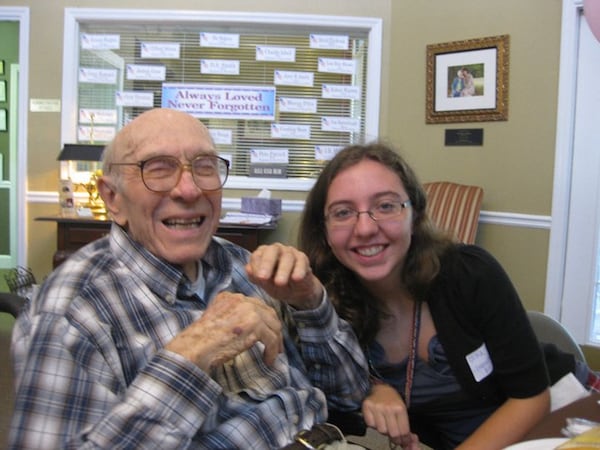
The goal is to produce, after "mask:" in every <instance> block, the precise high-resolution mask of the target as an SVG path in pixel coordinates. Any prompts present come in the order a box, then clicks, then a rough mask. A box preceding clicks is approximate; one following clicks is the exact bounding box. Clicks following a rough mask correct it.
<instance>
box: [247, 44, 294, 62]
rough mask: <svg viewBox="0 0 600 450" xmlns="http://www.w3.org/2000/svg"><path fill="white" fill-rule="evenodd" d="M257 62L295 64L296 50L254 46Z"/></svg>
mask: <svg viewBox="0 0 600 450" xmlns="http://www.w3.org/2000/svg"><path fill="white" fill-rule="evenodd" d="M256 60H257V61H280V62H295V61H296V49H295V48H294V47H276V46H271V47H269V46H266V45H257V46H256Z"/></svg>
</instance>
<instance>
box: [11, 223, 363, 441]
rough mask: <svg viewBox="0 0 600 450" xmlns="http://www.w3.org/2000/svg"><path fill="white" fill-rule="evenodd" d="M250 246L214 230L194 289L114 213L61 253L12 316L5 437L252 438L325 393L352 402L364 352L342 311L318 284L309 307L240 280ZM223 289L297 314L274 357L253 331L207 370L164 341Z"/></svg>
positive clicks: (316, 417)
mask: <svg viewBox="0 0 600 450" xmlns="http://www.w3.org/2000/svg"><path fill="white" fill-rule="evenodd" d="M247 257H248V253H247V252H246V251H245V250H244V249H242V248H240V247H238V246H236V245H234V244H232V243H229V242H227V241H224V240H221V239H219V238H214V239H213V242H212V243H211V245H210V247H209V248H208V250H207V253H206V255H205V257H204V258H203V259H202V261H201V264H202V269H203V270H202V273H203V277H204V280H205V290H204V293H203V295H202V296H201V297H202V298H199V297H198V296H194V292H191V285H190V282H189V280H188V279H187V278H186V277H185V276H184V275H183V274H182V272H181V270H180V269H179V268H177V267H175V266H173V265H170V264H167V263H165V262H164V261H162V260H159V259H157V258H156V257H154V256H153V255H152V254H150V253H149V252H148V251H146V250H145V249H144V248H142V247H141V246H139V245H138V244H136V243H134V242H133V241H131V240H130V238H129V237H128V235H127V234H126V233H125V232H124V231H123V230H122V229H121V228H120V227H119V226H117V225H113V227H112V229H111V232H110V235H109V236H107V237H104V238H102V239H100V240H98V241H95V242H93V243H91V244H89V245H88V246H86V247H84V248H83V249H81V250H80V251H79V252H77V253H76V254H74V255H73V256H72V257H71V258H69V259H68V260H67V261H65V262H64V263H63V264H62V265H61V266H60V267H59V268H58V269H57V270H56V271H54V272H53V273H52V274H51V275H50V276H49V278H48V279H47V280H46V281H45V283H44V284H43V285H42V286H41V288H40V291H39V293H38V294H37V295H36V296H35V297H34V298H33V300H32V301H31V302H30V303H29V305H28V307H27V308H26V310H25V311H24V312H23V313H22V314H21V315H20V316H19V318H18V320H17V321H16V323H15V328H14V332H13V346H12V351H13V357H14V363H15V378H16V402H15V412H14V416H13V421H12V425H11V431H10V437H9V441H10V446H11V448H31V449H42V448H111V449H113V448H136V449H137V448H145V449H174V448H178V449H180V448H210V449H214V448H228V449H234V448H239V449H255V448H256V449H261V450H262V449H267V448H279V447H282V446H284V445H286V444H288V443H289V442H290V441H291V440H292V438H293V436H294V435H295V434H296V433H297V432H298V431H299V430H301V429H304V428H310V427H311V426H312V425H313V424H314V423H318V422H323V421H325V420H326V418H327V404H329V406H330V407H334V408H337V409H342V410H350V409H356V408H359V407H360V402H361V400H362V398H363V397H364V395H365V393H366V391H367V389H368V375H367V365H366V361H365V358H364V356H363V354H362V352H361V350H360V347H359V345H358V343H357V340H356V338H355V337H354V334H353V333H352V331H351V329H350V327H349V325H348V324H347V323H346V322H344V321H343V320H341V319H340V318H338V316H337V315H336V313H335V311H334V309H333V307H332V305H331V303H330V302H329V301H328V299H327V298H324V300H323V302H322V303H321V305H320V306H319V307H318V308H317V309H314V310H310V311H297V310H293V309H292V308H290V307H288V306H287V305H283V304H280V303H279V302H276V301H274V300H272V299H269V297H268V296H267V295H266V294H265V293H264V292H262V291H261V290H260V289H259V288H257V287H256V286H255V285H253V284H251V283H250V282H249V281H248V280H247V277H246V276H245V271H244V265H245V263H246V260H247ZM223 290H228V291H233V292H240V293H243V294H245V295H248V296H255V297H259V298H263V299H265V301H266V302H268V303H270V304H271V305H273V306H274V307H275V308H277V309H278V311H279V312H280V314H281V316H282V317H283V318H284V320H285V323H287V324H295V326H292V327H290V330H294V331H293V332H291V331H290V332H289V333H287V334H286V336H285V349H286V352H285V354H281V355H280V356H279V357H278V359H277V361H276V363H275V365H274V366H271V367H269V366H266V365H265V364H264V362H263V359H262V344H260V343H258V344H256V345H254V347H252V348H251V349H249V350H248V351H246V352H244V353H242V354H240V355H238V356H237V357H236V358H235V359H234V360H232V361H230V362H228V363H226V364H224V365H223V366H222V367H219V368H217V369H215V370H214V371H212V372H211V373H205V372H203V371H202V370H200V369H199V368H198V367H196V366H195V365H194V364H192V363H191V362H190V361H188V360H186V359H185V358H183V357H181V356H180V355H178V354H175V353H173V352H169V351H167V350H165V349H164V346H165V344H167V343H168V342H169V341H170V340H171V339H173V337H174V336H175V335H177V334H178V333H179V332H180V331H181V330H182V329H183V328H185V327H187V326H188V325H189V324H191V323H192V322H193V321H194V320H196V319H198V318H199V317H200V316H201V315H202V311H203V310H204V309H205V307H206V304H207V303H208V302H210V300H211V299H212V298H214V296H215V295H216V294H217V293H218V292H220V291H223ZM315 386H316V387H315ZM325 396H327V399H326V397H325Z"/></svg>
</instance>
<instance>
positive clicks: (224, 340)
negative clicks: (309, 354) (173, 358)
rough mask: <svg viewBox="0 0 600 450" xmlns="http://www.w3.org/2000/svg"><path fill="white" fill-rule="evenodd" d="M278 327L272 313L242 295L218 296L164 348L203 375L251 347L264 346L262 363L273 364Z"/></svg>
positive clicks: (280, 339) (279, 347)
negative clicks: (192, 364)
mask: <svg viewBox="0 0 600 450" xmlns="http://www.w3.org/2000/svg"><path fill="white" fill-rule="evenodd" d="M281 330H282V325H281V321H280V319H279V317H278V316H277V313H276V312H275V310H274V309H273V308H272V307H270V306H268V305H267V304H265V303H264V302H263V301H261V300H259V299H257V298H253V297H246V296H245V295H242V294H234V293H231V292H221V293H219V294H218V295H217V296H216V297H215V298H214V300H213V301H212V302H211V303H210V304H209V305H208V308H206V310H205V311H204V313H203V314H202V317H200V318H199V319H198V320H196V321H195V322H194V323H192V324H191V325H190V326H188V327H187V328H185V329H184V330H183V331H182V332H181V333H180V334H178V335H177V336H176V337H175V338H174V339H173V340H172V341H171V342H169V343H168V344H167V345H166V346H165V348H166V349H167V350H170V351H173V352H175V353H179V354H180V355H182V356H184V357H185V358H187V359H189V360H190V361H192V362H193V363H194V364H196V365H197V366H198V367H200V368H201V369H202V370H204V371H205V372H208V371H209V370H210V369H211V368H213V367H217V366H220V365H222V364H224V363H225V362H227V361H229V360H231V359H233V358H234V357H235V356H237V355H239V354H240V353H242V352H244V351H245V350H247V349H249V348H250V347H252V346H253V345H254V344H256V343H257V342H260V343H262V344H263V346H264V353H263V359H264V361H265V363H266V364H269V365H271V364H273V363H274V362H275V359H276V358H277V355H278V354H279V353H281V352H282V351H283V335H282V332H281Z"/></svg>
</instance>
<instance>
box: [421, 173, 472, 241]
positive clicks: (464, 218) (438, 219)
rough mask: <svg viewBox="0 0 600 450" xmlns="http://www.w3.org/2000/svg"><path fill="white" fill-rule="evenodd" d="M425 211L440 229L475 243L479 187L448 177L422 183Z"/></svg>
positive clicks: (462, 239) (458, 238)
mask: <svg viewBox="0 0 600 450" xmlns="http://www.w3.org/2000/svg"><path fill="white" fill-rule="evenodd" d="M423 187H424V188H425V193H426V194H427V214H428V215H429V218H430V219H431V220H432V222H433V223H434V224H435V225H436V226H437V227H438V228H440V229H442V230H444V231H448V232H450V233H451V234H453V235H454V236H455V237H456V239H457V240H458V241H460V242H464V243H465V244H473V243H475V235H476V234H477V226H478V225H479V213H480V211H481V203H482V201H483V189H482V188H481V187H479V186H469V185H464V184H458V183H453V182H450V181H435V182H430V183H424V184H423Z"/></svg>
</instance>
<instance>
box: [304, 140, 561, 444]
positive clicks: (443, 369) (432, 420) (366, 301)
mask: <svg viewBox="0 0 600 450" xmlns="http://www.w3.org/2000/svg"><path fill="white" fill-rule="evenodd" d="M425 205H426V198H425V193H424V191H423V188H422V187H421V185H420V183H419V182H418V180H417V177H416V176H415V174H414V173H413V171H412V170H411V168H410V167H409V166H408V165H407V164H406V162H405V161H404V160H403V159H402V158H401V157H400V156H399V155H398V154H397V153H396V152H395V151H394V150H393V149H392V148H390V147H388V146H386V145H383V144H371V145H364V146H363V145H356V146H352V147H348V148H346V149H344V150H342V151H341V152H339V153H338V154H337V155H336V157H335V158H333V160H332V161H330V163H329V164H328V165H327V166H326V167H325V168H324V170H323V172H322V173H321V175H320V177H319V179H318V180H317V182H316V184H315V186H314V188H313V189H312V191H311V192H310V194H309V196H308V198H307V202H306V207H305V211H304V215H303V218H302V223H301V227H300V247H301V248H302V249H303V250H304V251H305V252H306V253H307V254H308V256H309V259H310V262H311V266H312V267H313V269H314V271H315V273H316V275H317V276H318V277H319V278H320V279H321V280H322V282H323V283H324V284H325V286H326V288H327V291H328V292H329V294H330V295H331V297H332V298H333V299H334V302H335V304H336V306H337V308H338V311H339V313H340V315H341V316H342V317H344V318H345V319H347V320H348V321H349V322H350V323H351V324H352V325H353V327H354V329H355V331H356V333H357V335H358V337H359V340H360V341H361V343H362V345H363V348H364V350H365V353H366V355H367V357H368V359H369V363H370V368H371V376H372V389H371V393H370V395H369V396H368V397H367V398H366V399H365V400H364V402H363V408H362V409H363V415H364V418H365V421H366V422H367V425H369V426H371V427H373V428H376V429H377V430H378V431H380V432H382V433H385V434H387V435H388V436H389V437H390V441H391V442H393V443H396V444H400V445H402V446H404V447H405V448H416V446H415V439H414V436H415V435H418V437H419V439H420V440H421V442H424V443H425V444H427V445H429V446H431V447H433V448H435V449H436V450H439V449H445V448H455V447H458V448H460V449H477V450H482V449H499V448H503V447H505V446H507V445H509V444H511V443H514V442H517V441H519V440H520V439H521V438H522V437H523V436H524V435H525V434H526V433H527V432H528V431H529V430H530V429H531V428H532V427H533V426H534V425H535V424H536V423H537V422H538V421H539V420H540V419H541V418H542V417H543V416H544V415H545V414H546V413H547V412H548V410H549V404H550V397H549V391H548V385H549V380H548V375H547V371H546V367H545V363H544V357H543V354H542V352H541V350H540V347H539V344H538V342H537V340H536V338H535V335H534V333H533V330H532V328H531V326H530V324H529V321H528V319H527V316H526V313H525V310H524V308H523V306H522V305H521V302H520V299H519V296H518V294H517V292H516V291H515V289H514V287H513V285H512V283H511V281H510V280H509V278H508V276H507V274H506V273H505V271H504V270H503V269H502V267H501V266H500V264H499V263H498V262H497V261H496V260H495V259H494V258H493V257H492V256H491V255H490V254H489V253H488V252H486V251H485V250H483V249H481V248H479V247H476V246H472V245H459V244H456V243H454V242H453V241H452V240H450V239H449V238H448V237H445V236H443V235H441V234H439V232H437V231H435V229H434V228H433V226H432V225H431V223H430V221H429V219H428V217H427V215H426V213H425Z"/></svg>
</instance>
